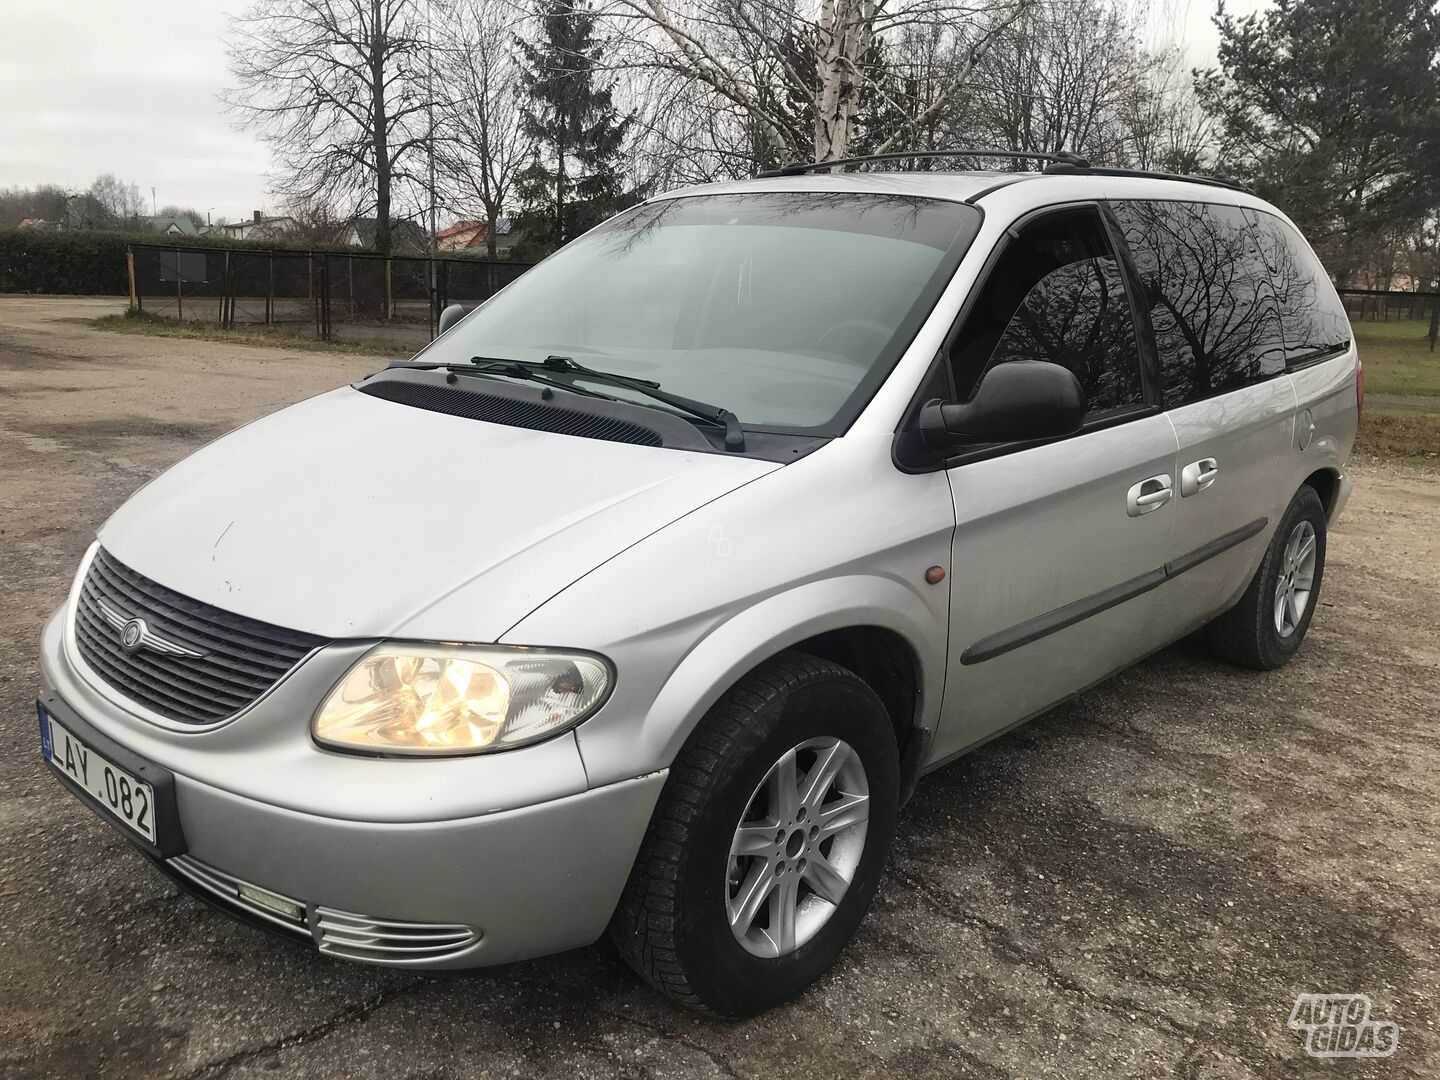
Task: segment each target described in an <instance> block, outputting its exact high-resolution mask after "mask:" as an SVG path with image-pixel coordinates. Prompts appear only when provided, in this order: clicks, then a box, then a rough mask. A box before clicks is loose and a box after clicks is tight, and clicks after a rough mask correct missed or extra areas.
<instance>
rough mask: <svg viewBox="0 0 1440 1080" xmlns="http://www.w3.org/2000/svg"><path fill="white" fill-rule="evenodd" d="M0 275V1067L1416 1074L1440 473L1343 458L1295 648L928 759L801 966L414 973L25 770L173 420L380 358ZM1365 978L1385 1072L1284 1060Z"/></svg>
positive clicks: (1428, 885) (1428, 883)
mask: <svg viewBox="0 0 1440 1080" xmlns="http://www.w3.org/2000/svg"><path fill="white" fill-rule="evenodd" d="M115 309H116V304H115V302H113V301H77V300H35V299H23V298H0V645H3V646H4V649H5V654H6V655H7V656H8V657H9V659H8V660H7V661H6V662H5V663H4V664H3V665H0V957H3V961H0V1076H4V1077H42V1076H66V1077H70V1076H90V1075H124V1076H131V1077H139V1076H180V1077H222V1076H225V1077H242V1076H266V1075H275V1074H280V1075H305V1076H321V1077H328V1076H336V1077H339V1076H345V1077H352V1076H353V1077H383V1078H387V1080H389V1078H395V1077H443V1076H489V1075H494V1076H509V1075H514V1076H542V1077H549V1076H555V1077H565V1078H567V1080H573V1078H575V1077H585V1076H634V1077H643V1076H665V1077H710V1076H730V1077H736V1076H747V1077H748V1076H757V1077H759V1076H770V1075H779V1074H784V1073H794V1074H799V1075H816V1076H835V1075H842V1074H843V1075H846V1076H848V1077H866V1076H880V1075H889V1074H896V1075H904V1076H909V1077H924V1076H965V1077H987V1078H988V1077H997V1078H1014V1077H1029V1078H1035V1077H1042V1076H1056V1077H1060V1076H1063V1077H1072V1078H1074V1077H1106V1078H1112V1077H1123V1076H1137V1077H1154V1076H1171V1075H1180V1076H1186V1077H1191V1078H1195V1080H1239V1078H1244V1077H1260V1076H1266V1077H1268V1076H1285V1077H1288V1076H1308V1075H1316V1074H1322V1072H1323V1074H1324V1075H1339V1074H1341V1073H1343V1074H1344V1075H1360V1076H1372V1075H1373V1076H1380V1075H1386V1076H1405V1077H1422V1076H1433V1075H1435V1074H1437V1073H1440V1039H1437V1034H1436V1031H1435V1024H1436V1021H1437V1008H1440V1006H1437V1001H1440V975H1437V952H1440V950H1437V944H1436V943H1437V940H1440V918H1437V896H1440V889H1437V885H1440V813H1437V806H1440V801H1437V795H1440V739H1437V736H1436V732H1435V727H1434V725H1435V718H1436V714H1437V708H1436V706H1437V699H1440V673H1437V665H1440V635H1437V633H1436V627H1437V625H1440V595H1437V592H1440V590H1437V580H1440V491H1437V488H1436V484H1435V482H1434V479H1433V476H1427V475H1426V474H1423V473H1419V472H1413V471H1408V470H1406V469H1403V468H1399V467H1387V466H1384V465H1382V464H1362V465H1360V466H1359V467H1357V468H1356V470H1355V474H1356V480H1357V485H1356V492H1355V496H1354V499H1353V500H1352V502H1351V504H1350V508H1349V510H1348V511H1347V513H1346V514H1345V516H1344V517H1343V518H1342V519H1341V521H1340V523H1339V525H1338V527H1337V529H1336V530H1335V531H1334V533H1333V534H1332V538H1331V547H1330V563H1329V566H1328V568H1327V572H1326V576H1325V594H1324V597H1323V601H1322V604H1323V606H1322V608H1321V610H1320V612H1319V613H1318V615H1317V618H1316V620H1315V623H1314V625H1313V627H1312V628H1311V632H1310V639H1309V641H1308V642H1307V644H1306V646H1305V648H1304V650H1303V651H1302V652H1301V654H1300V656H1299V657H1298V658H1297V659H1296V661H1295V662H1294V663H1292V664H1291V665H1290V666H1289V667H1287V668H1286V669H1285V670H1283V671H1280V672H1277V673H1274V674H1269V675H1258V674H1255V673H1251V672H1243V671H1237V670H1235V669H1232V668H1229V667H1225V666H1223V665H1220V664H1218V663H1216V662H1214V661H1212V660H1211V659H1209V658H1208V657H1207V656H1206V654H1205V653H1204V651H1203V650H1202V649H1200V648H1199V647H1197V646H1196V645H1194V644H1192V643H1189V642H1186V643H1181V644H1180V645H1177V646H1175V647H1173V648H1170V649H1168V650H1166V651H1165V652H1163V653H1161V654H1159V655H1158V656H1156V657H1154V658H1152V659H1150V660H1148V661H1146V662H1145V663H1144V664H1142V665H1140V666H1139V667H1138V668H1136V669H1134V670H1132V671H1130V672H1128V673H1126V674H1124V675H1121V676H1119V677H1118V678H1116V679H1113V680H1111V681H1110V682H1109V683H1107V684H1105V685H1103V686H1101V687H1099V688H1098V689H1096V690H1094V691H1092V692H1090V693H1088V694H1086V695H1084V696H1083V697H1081V698H1079V699H1077V700H1076V701H1074V702H1072V703H1071V704H1068V705H1066V706H1064V707H1062V708H1060V709H1057V710H1055V711H1054V712H1052V713H1050V714H1049V715H1047V716H1045V717H1043V718H1041V719H1040V720H1038V721H1036V722H1034V723H1032V724H1030V725H1028V726H1027V727H1025V728H1022V729H1020V730H1019V731H1017V732H1014V733H1012V734H1010V735H1008V736H1006V737H1005V738H1002V739H1000V740H997V741H996V742H994V743H992V744H990V745H989V746H987V747H985V748H984V749H982V750H980V751H978V752H977V753H975V754H973V755H971V756H969V757H968V758H966V759H964V760H963V761H961V762H959V763H958V764H956V765H954V766H951V767H950V768H947V769H945V770H943V771H941V772H939V773H937V774H935V775H934V776H932V777H930V778H928V779H927V780H926V781H924V782H923V783H922V784H921V786H920V790H919V793H918V794H917V795H916V797H915V799H914V800H913V801H912V802H911V803H910V805H909V806H908V807H907V808H906V809H905V811H904V813H903V816H902V821H901V826H900V835H899V837H898V839H897V841H896V845H895V855H894V856H893V860H892V865H891V867H890V872H889V876H888V877H887V879H886V882H885V884H884V885H883V886H882V887H881V892H880V895H879V898H878V900H877V902H876V905H875V908H874V910H873V911H872V913H871V915H870V917H869V919H868V920H867V921H866V923H865V925H864V927H863V928H862V931H861V933H860V935H859V937H858V939H857V940H856V942H855V943H854V945H853V946H852V947H851V948H850V950H849V951H848V952H847V953H846V955H845V957H844V958H843V960H842V962H841V963H840V965H839V966H838V968H837V969H836V970H835V972H834V973H833V974H832V975H831V976H829V977H828V978H827V979H825V980H824V981H823V983H822V984H821V985H820V986H818V987H817V988H815V989H814V990H813V991H812V992H811V993H809V994H807V995H806V996H805V997H804V998H803V999H801V1000H800V1001H798V1002H796V1003H794V1004H792V1005H790V1006H787V1007H784V1008H781V1009H778V1010H776V1011H774V1012H772V1013H770V1014H768V1015H766V1016H764V1017H762V1018H760V1019H758V1020H754V1021H751V1022H748V1023H741V1024H725V1023H719V1022H714V1021H710V1020H707V1019H704V1018H701V1017H698V1016H694V1015H691V1014H688V1013H684V1012H681V1011H678V1010H676V1009H673V1008H671V1007H669V1006H668V1005H667V1004H665V1003H664V1002H663V1001H662V1000H660V999H659V998H657V997H656V996H655V995H654V994H652V993H651V992H650V991H649V990H647V989H646V988H645V987H644V986H643V985H641V984H640V983H639V982H638V980H637V979H635V978H634V977H633V976H632V975H631V974H630V973H629V972H628V970H627V969H626V968H625V967H624V966H623V965H622V964H621V962H620V961H619V959H618V958H617V957H616V955H615V953H614V952H613V950H612V949H611V948H610V947H609V946H608V945H606V944H603V943H602V944H600V945H597V946H595V947H592V948H589V949H585V950H581V951H579V952H575V953H571V954H568V955H564V956H558V957H552V958H549V959H546V960H541V961H537V962H533V963H527V964H520V965H515V966H512V967H509V968H505V969H497V970H491V971H482V972H478V973H466V974H463V975H460V976H453V977H417V976H415V975H413V974H407V973H404V972H392V971H380V970H374V969H367V968H363V967H358V966H349V965H344V964H341V963H338V962H334V961H329V960H326V959H322V958H320V957H319V956H316V955H313V954H311V953H309V952H307V951H304V950H302V949H298V948H294V947H291V946H288V945H286V944H284V943H282V942H278V941H274V940H272V939H270V938H268V937H265V936H263V935H261V934H258V933H257V932H255V931H253V930H250V929H249V928H247V927H244V926H240V925H237V924H234V923H232V922H230V921H229V920H227V919H226V918H224V917H223V916H220V915H217V914H215V913H213V912H211V911H210V910H209V909H207V908H205V907H203V906H202V905H200V904H199V903H198V902H196V901H194V900H192V899H190V898H188V897H184V896H180V895H177V893H176V892H175V890H174V889H173V888H172V887H171V886H170V885H169V884H168V883H167V882H166V881H165V880H164V879H163V878H161V877H160V876H159V875H158V874H156V873H155V872H154V871H153V870H151V869H150V868H149V867H148V866H146V865H145V864H144V863H143V862H142V860H141V859H140V858H139V857H138V856H137V855H135V854H134V853H133V852H132V851H131V849H130V848H129V847H128V846H127V845H126V844H125V843H124V841H122V840H121V839H120V838H119V837H118V836H117V835H116V834H115V833H114V832H113V831H111V830H110V829H109V828H107V827H106V826H104V825H103V824H101V823H100V822H99V821H97V820H96V819H95V818H94V817H93V816H92V815H91V814H90V813H89V812H88V811H87V810H85V809H84V808H82V807H81V806H80V805H79V804H78V803H77V802H76V801H75V800H74V799H73V798H71V797H69V796H68V795H66V794H65V793H64V792H62V791H61V790H60V787H59V785H58V783H57V782H55V781H54V780H53V779H51V778H50V777H49V776H47V775H46V774H45V772H44V771H43V767H42V765H41V762H40V759H39V754H38V747H37V745H36V743H37V739H36V733H35V719H34V709H33V704H32V702H33V694H34V691H35V687H36V680H37V667H36V662H35V659H34V657H35V650H36V640H37V638H38V635H39V632H40V626H41V622H42V620H43V619H44V618H45V616H46V614H47V613H48V612H49V611H50V610H51V609H52V608H53V607H54V605H55V604H56V603H58V602H59V601H60V600H61V598H62V597H63V595H64V593H65V590H66V588H67V585H68V583H69V580H70V577H71V575H72V573H73V571H74V568H75V565H76V562H77V560H78V559H79V558H80V555H81V554H82V553H83V551H84V550H85V547H86V546H87V545H88V543H89V542H90V539H91V537H92V535H93V533H94V530H95V528H96V527H97V526H98V525H99V523H100V522H101V521H102V520H103V518H104V517H105V516H106V514H108V513H109V512H110V511H111V510H112V509H113V508H114V507H115V506H116V505H117V504H119V503H120V502H121V500H123V499H124V498H125V497H126V496H127V495H128V494H129V493H130V492H131V491H133V490H134V489H135V488H136V487H138V486H139V485H140V484H141V483H143V482H144V481H145V480H146V479H147V478H149V477H150V476H153V475H154V474H155V473H156V472H158V471H159V470H161V469H162V468H164V467H165V466H167V465H169V464H170V463H172V462H173V461H175V460H176V459H178V458H179V457H181V456H182V455H184V454H185V453H186V452H188V451H189V450H191V449H192V448H193V447H195V446H197V445H199V444H200V443H202V442H204V441H206V440H208V439H211V438H213V437H214V436H216V435H218V434H220V433H221V432H223V431H225V430H227V429H229V428H231V427H233V426H235V425H236V424H239V423H243V422H245V421H247V420H250V419H252V418H254V417H257V416H260V415H262V414H264V413H266V412H269V411H270V410H272V409H274V408H275V407H277V406H279V405H281V404H284V403H286V402H289V401H292V400H295V399H297V398H301V397H304V396H306V395H309V394H312V393H314V392H317V391H320V390H322V389H326V388H329V387H331V386H334V385H338V384H340V383H342V382H344V381H347V380H348V379H349V378H351V377H353V376H354V375H355V374H357V373H359V372H362V371H366V370H369V369H371V368H373V367H375V366H376V361H375V360H374V359H373V358H372V359H365V358H349V357H344V356H335V355H320V354H316V353H305V352H285V351H282V350H270V349H254V348H243V347H238V346H222V345H214V344H208V343H203V342H190V341H179V340H167V339H161V338H144V337H134V336H125V335H116V334H102V333H98V332H95V331H93V330H90V329H88V328H86V327H84V326H82V325H79V324H77V323H74V322H67V321H65V320H66V319H73V318H74V317H75V316H77V315H95V314H103V313H105V312H106V311H110V310H115ZM1311 991H1317V992H1356V993H1364V994H1368V995H1369V996H1370V997H1371V998H1372V999H1373V1000H1374V1003H1375V1015H1376V1017H1377V1018H1382V1019H1388V1020H1393V1021H1395V1022H1397V1023H1398V1024H1399V1025H1400V1027H1401V1029H1402V1031H1401V1037H1400V1046H1399V1050H1398V1052H1397V1053H1396V1054H1395V1056H1394V1057H1392V1058H1390V1059H1388V1060H1385V1061H1370V1062H1366V1061H1345V1062H1318V1061H1314V1060H1312V1059H1309V1058H1307V1056H1306V1055H1305V1053H1304V1050H1303V1047H1302V1045H1301V1040H1300V1036H1298V1035H1296V1034H1295V1033H1292V1032H1290V1031H1287V1029H1286V1020H1287V1018H1288V1016H1289V1013H1290V1008H1291V1005H1292V1003H1293V1002H1294V1000H1295V997H1296V995H1297V994H1299V993H1301V992H1311Z"/></svg>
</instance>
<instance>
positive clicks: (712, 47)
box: [609, 0, 1036, 167]
mask: <svg viewBox="0 0 1440 1080" xmlns="http://www.w3.org/2000/svg"><path fill="white" fill-rule="evenodd" d="M1035 2H1036V0H816V6H815V8H814V9H811V8H809V7H808V6H806V7H803V8H802V7H801V6H799V5H797V4H796V3H794V2H793V0H610V7H609V10H610V12H611V14H612V16H613V17H615V18H617V19H621V20H626V21H628V22H630V23H631V24H632V28H633V32H632V34H631V35H630V50H629V56H628V57H627V60H626V62H627V63H628V64H629V65H630V66H633V67H638V68H642V69H646V70H649V71H651V72H663V73H667V74H668V75H670V76H672V79H674V80H684V81H685V82H687V83H689V84H690V85H691V90H692V93H691V94H690V95H689V97H688V100H687V102H686V103H687V105H689V106H691V107H692V108H693V107H695V106H698V105H701V104H702V103H707V102H708V104H709V112H710V114H711V116H712V117H715V118H716V119H717V120H718V121H719V122H720V123H721V124H723V125H724V127H725V128H727V129H730V133H731V134H741V135H742V136H744V137H743V138H739V139H734V140H731V141H730V144H729V145H730V149H731V150H732V151H733V150H734V149H735V148H736V147H739V146H745V147H747V148H751V154H752V158H751V165H752V166H761V167H763V166H765V165H770V164H777V163H781V162H785V161H793V160H796V159H809V158H812V157H814V158H820V159H824V158H834V157H844V156H845V155H846V154H848V153H849V152H850V151H851V150H852V147H853V145H854V142H855V139H856V134H857V124H858V123H859V121H860V120H861V118H862V113H863V111H864V110H865V109H866V108H867V106H868V105H870V104H871V103H872V102H875V101H880V102H883V103H887V104H888V105H889V106H890V107H891V110H892V114H893V115H892V117H891V122H890V123H889V124H888V126H887V132H886V134H885V135H884V136H883V137H882V138H880V139H878V140H877V141H876V142H875V143H874V145H873V146H871V147H869V149H870V150H871V151H872V152H875V153H884V152H886V151H888V150H893V149H896V148H900V147H904V146H907V145H908V144H909V143H910V141H911V140H913V139H914V138H915V136H916V133H917V132H920V131H923V130H924V129H926V128H927V127H929V126H931V125H932V124H933V123H934V122H935V120H936V119H937V118H938V117H939V116H941V115H942V114H943V113H944V112H945V111H946V110H947V109H950V108H952V107H953V106H954V105H955V103H956V102H957V101H959V100H960V99H961V98H962V96H963V95H964V94H965V91H966V88H967V86H968V84H969V82H970V80H971V77H972V76H973V74H974V72H975V69H976V67H977V65H978V64H979V62H980V60H981V58H982V57H983V56H984V55H985V53H986V51H987V49H988V48H989V47H990V45H991V43H992V42H993V41H994V40H995V39H996V37H997V36H998V35H999V34H1001V33H1002V32H1003V31H1004V29H1005V28H1006V27H1008V26H1009V25H1010V24H1011V23H1013V22H1014V21H1015V20H1016V19H1017V18H1019V17H1020V15H1021V14H1023V13H1024V12H1025V11H1026V10H1027V9H1028V8H1030V7H1031V6H1032V5H1033V4H1034V3H1035ZM681 4H683V6H680V5H681ZM926 30H928V31H929V32H931V34H932V35H933V36H935V37H936V38H937V39H938V40H941V41H943V42H944V43H945V45H946V48H945V49H944V50H943V52H944V54H945V56H946V59H947V64H946V69H945V70H944V72H943V74H942V75H941V77H939V78H935V79H931V80H929V81H928V82H927V87H928V92H927V94H926V95H925V96H923V97H919V98H915V97H907V96H899V97H897V96H895V95H894V94H891V93H889V92H888V90H889V89H890V88H892V87H893V84H892V83H891V82H890V80H889V79H888V75H889V69H888V68H887V67H886V66H885V65H884V64H883V63H877V50H883V48H884V46H886V45H887V43H896V42H899V41H900V40H901V39H902V38H905V37H906V36H907V35H912V36H913V35H914V34H916V33H917V32H920V31H926ZM932 74H934V73H932ZM692 126H693V124H692ZM652 127H653V125H652ZM736 128H738V132H736V131H735V130H734V129H736ZM717 149H722V151H723V147H721V148H717Z"/></svg>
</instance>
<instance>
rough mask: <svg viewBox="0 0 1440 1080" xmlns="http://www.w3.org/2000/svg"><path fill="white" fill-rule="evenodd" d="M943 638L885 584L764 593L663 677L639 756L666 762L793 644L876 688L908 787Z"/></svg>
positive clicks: (916, 602)
mask: <svg viewBox="0 0 1440 1080" xmlns="http://www.w3.org/2000/svg"><path fill="white" fill-rule="evenodd" d="M945 643H946V627H945V614H944V613H943V612H935V611H932V610H931V608H930V607H929V606H928V605H927V604H926V603H925V602H924V601H922V600H921V598H920V597H919V596H917V595H916V594H915V593H914V592H912V591H911V590H909V589H907V588H905V587H904V586H902V585H901V584H899V583H898V582H895V581H893V580H889V579H885V578H878V577H869V576H865V577H859V576H854V577H843V578H832V579H828V580H825V581H818V582H810V583H808V584H805V585H802V586H799V587H797V588H795V589H791V590H788V591H786V592H784V593H781V594H779V595H776V596H772V597H769V598H767V599H766V600H764V601H762V602H761V603H759V604H756V605H754V606H752V607H749V608H746V609H745V610H743V611H741V612H739V613H737V614H736V615H735V616H733V617H732V618H730V619H728V620H727V621H725V622H724V623H722V624H721V625H719V626H718V627H716V628H715V629H714V630H713V631H711V632H710V633H709V634H708V635H706V636H705V637H704V638H703V639H702V640H701V641H700V642H698V643H697V644H696V645H695V647H694V648H693V649H691V650H690V652H689V653H688V654H687V655H686V656H685V658H684V659H683V660H682V661H681V662H680V664H679V665H678V666H677V667H676V668H675V670H674V671H673V672H672V673H671V674H670V676H669V678H667V679H666V681H665V684H664V686H663V687H662V688H661V690H660V692H659V693H658V694H657V695H656V697H655V698H654V701H653V704H652V705H651V707H650V709H649V710H648V715H647V717H646V719H645V722H644V724H643V728H644V735H643V741H644V742H646V743H649V744H650V745H649V746H648V747H647V751H648V752H647V755H646V756H647V757H653V758H654V759H655V760H658V761H662V762H664V763H665V764H666V765H668V764H669V763H670V762H672V761H673V760H674V759H675V757H676V755H678V753H679V752H680V749H681V747H682V746H683V745H684V743H685V740H686V739H688V738H689V737H690V735H691V734H692V733H693V732H694V730H695V728H696V727H697V726H698V725H699V724H700V722H701V721H702V720H703V719H704V717H705V714H706V713H707V712H708V711H709V710H710V708H711V707H712V706H713V705H714V704H715V702H716V701H718V700H719V699H720V697H721V696H722V695H723V694H724V693H725V692H726V691H727V690H729V689H730V688H731V687H732V686H734V685H735V684H736V683H737V682H739V681H740V680H741V679H742V678H744V677H745V676H746V675H747V674H749V673H750V672H751V671H753V670H754V669H755V668H756V667H758V666H759V665H760V664H762V663H763V662H764V661H766V660H768V659H770V658H771V657H773V656H776V655H778V654H779V653H782V652H785V651H787V650H796V651H802V652H809V653H812V654H813V655H816V656H820V657H822V658H823V659H827V660H830V661H832V662H834V663H836V664H839V665H840V666H841V667H844V668H846V669H847V670H850V671H853V672H854V673H855V674H856V675H857V676H859V677H860V678H861V679H862V680H864V681H865V682H866V683H867V684H868V685H869V686H870V687H871V688H872V689H873V690H874V691H875V693H876V695H877V696H878V697H879V698H880V700H881V703H882V704H883V705H884V706H885V710H886V713H887V715H888V716H889V717H890V721H891V724H892V725H893V727H894V731H895V733H896V738H897V744H898V746H899V749H900V752H901V755H902V769H904V773H903V775H902V781H904V782H905V784H904V787H902V790H903V791H907V792H908V790H909V787H910V786H911V784H910V781H911V779H912V778H913V774H918V771H919V762H920V760H922V759H923V755H924V751H925V750H926V749H928V747H929V745H930V741H931V738H932V736H933V733H934V728H935V724H936V721H937V720H938V714H939V707H940V698H941V690H942V689H943V684H944V672H945ZM581 734H582V739H583V734H584V729H583V728H582V729H581Z"/></svg>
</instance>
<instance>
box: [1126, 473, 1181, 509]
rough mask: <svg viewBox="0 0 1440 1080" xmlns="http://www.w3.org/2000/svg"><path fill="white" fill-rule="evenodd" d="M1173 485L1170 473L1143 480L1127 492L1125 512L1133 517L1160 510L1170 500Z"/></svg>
mask: <svg viewBox="0 0 1440 1080" xmlns="http://www.w3.org/2000/svg"><path fill="white" fill-rule="evenodd" d="M1172 493H1173V486H1172V483H1171V480H1170V474H1169V473H1161V474H1160V475H1159V476H1152V477H1149V478H1148V479H1145V480H1141V481H1140V482H1139V483H1138V484H1135V485H1134V486H1133V487H1131V488H1130V490H1129V491H1127V492H1126V493H1125V512H1126V513H1127V514H1129V515H1130V516H1131V517H1139V516H1140V515H1141V514H1148V513H1150V511H1151V510H1159V509H1160V507H1162V506H1164V505H1165V504H1166V503H1167V502H1169V501H1170V496H1171V494H1172Z"/></svg>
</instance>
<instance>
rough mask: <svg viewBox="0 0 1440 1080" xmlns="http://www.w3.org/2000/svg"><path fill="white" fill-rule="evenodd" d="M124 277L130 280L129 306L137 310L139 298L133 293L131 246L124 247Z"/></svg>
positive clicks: (133, 278)
mask: <svg viewBox="0 0 1440 1080" xmlns="http://www.w3.org/2000/svg"><path fill="white" fill-rule="evenodd" d="M125 276H126V277H127V278H129V279H130V306H131V307H132V308H135V309H137V310H138V309H139V307H140V301H139V297H138V296H137V295H136V293H135V248H134V246H133V245H131V244H126V245H125Z"/></svg>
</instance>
